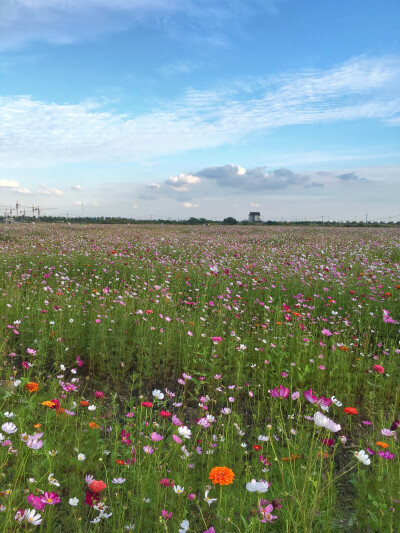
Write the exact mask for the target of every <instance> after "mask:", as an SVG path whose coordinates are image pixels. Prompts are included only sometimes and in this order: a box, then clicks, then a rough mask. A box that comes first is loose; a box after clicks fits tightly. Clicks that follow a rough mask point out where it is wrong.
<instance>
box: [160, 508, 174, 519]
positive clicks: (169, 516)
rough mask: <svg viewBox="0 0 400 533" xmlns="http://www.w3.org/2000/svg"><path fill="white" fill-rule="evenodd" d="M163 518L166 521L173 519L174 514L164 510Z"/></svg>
mask: <svg viewBox="0 0 400 533" xmlns="http://www.w3.org/2000/svg"><path fill="white" fill-rule="evenodd" d="M161 514H162V517H163V518H165V519H166V520H169V519H170V518H172V513H169V512H168V511H165V510H164V509H163V510H162V511H161Z"/></svg>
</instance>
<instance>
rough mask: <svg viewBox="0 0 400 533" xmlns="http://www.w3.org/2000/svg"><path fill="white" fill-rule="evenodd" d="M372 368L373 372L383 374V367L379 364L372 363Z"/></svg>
mask: <svg viewBox="0 0 400 533" xmlns="http://www.w3.org/2000/svg"><path fill="white" fill-rule="evenodd" d="M372 368H373V369H374V370H375V372H377V373H378V374H383V373H384V372H385V369H384V368H383V366H381V365H374V366H373V367H372Z"/></svg>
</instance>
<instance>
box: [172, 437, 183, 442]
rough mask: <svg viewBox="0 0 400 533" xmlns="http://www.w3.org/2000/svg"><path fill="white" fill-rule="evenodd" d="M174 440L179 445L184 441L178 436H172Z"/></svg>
mask: <svg viewBox="0 0 400 533" xmlns="http://www.w3.org/2000/svg"><path fill="white" fill-rule="evenodd" d="M172 438H173V440H174V441H175V442H176V443H177V444H182V439H180V438H179V437H178V436H177V435H172Z"/></svg>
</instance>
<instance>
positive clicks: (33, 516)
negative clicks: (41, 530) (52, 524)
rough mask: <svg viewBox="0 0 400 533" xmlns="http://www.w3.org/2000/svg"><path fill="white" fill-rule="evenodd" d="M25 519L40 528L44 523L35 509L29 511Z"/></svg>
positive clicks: (26, 512)
mask: <svg viewBox="0 0 400 533" xmlns="http://www.w3.org/2000/svg"><path fill="white" fill-rule="evenodd" d="M23 519H24V520H26V521H27V522H28V523H29V524H32V525H33V526H39V525H40V524H41V523H42V516H41V515H40V514H39V513H36V510H35V509H27V510H26V511H25V513H24V516H23Z"/></svg>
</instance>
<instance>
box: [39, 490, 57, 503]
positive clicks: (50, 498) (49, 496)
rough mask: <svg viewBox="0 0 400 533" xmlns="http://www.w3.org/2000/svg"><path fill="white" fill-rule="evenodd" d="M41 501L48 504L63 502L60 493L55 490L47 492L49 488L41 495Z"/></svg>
mask: <svg viewBox="0 0 400 533" xmlns="http://www.w3.org/2000/svg"><path fill="white" fill-rule="evenodd" d="M40 499H41V501H42V502H43V503H44V504H46V505H56V504H57V503H60V502H61V498H60V496H59V495H58V494H56V493H55V492H50V493H49V492H47V490H46V491H45V493H44V494H43V495H42V496H41V498H40Z"/></svg>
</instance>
